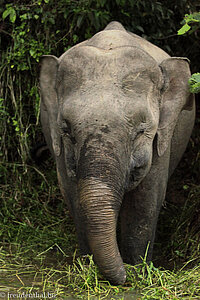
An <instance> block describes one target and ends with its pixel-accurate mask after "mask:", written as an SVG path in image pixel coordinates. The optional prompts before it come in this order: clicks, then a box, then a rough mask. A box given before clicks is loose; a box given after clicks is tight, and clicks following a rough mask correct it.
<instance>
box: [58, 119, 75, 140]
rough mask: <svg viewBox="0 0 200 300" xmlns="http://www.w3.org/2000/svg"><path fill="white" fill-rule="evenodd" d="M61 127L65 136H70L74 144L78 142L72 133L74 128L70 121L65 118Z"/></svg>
mask: <svg viewBox="0 0 200 300" xmlns="http://www.w3.org/2000/svg"><path fill="white" fill-rule="evenodd" d="M61 129H62V132H63V134H64V136H66V137H68V138H69V139H70V140H71V142H72V144H76V139H75V137H74V136H73V134H72V128H71V124H70V122H69V121H67V120H63V121H62V124H61Z"/></svg>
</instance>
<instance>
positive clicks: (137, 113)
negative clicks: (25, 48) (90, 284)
mask: <svg viewBox="0 0 200 300" xmlns="http://www.w3.org/2000/svg"><path fill="white" fill-rule="evenodd" d="M189 77H190V70H189V64H188V60H187V58H180V57H170V56H169V55H168V54H167V53H166V52H164V51H163V50H161V49H160V48H158V47H156V46H154V45H153V44H151V43H150V42H148V41H146V40H144V39H143V38H141V37H139V36H137V35H135V34H133V33H130V32H127V31H126V30H125V29H124V27H123V26H122V25H121V24H120V23H118V22H111V23H110V24H108V25H107V27H106V28H105V29H104V30H103V31H100V32H99V33H97V34H95V35H94V36H93V37H92V38H90V39H89V40H87V41H84V42H82V43H80V44H78V45H76V46H74V47H72V48H71V49H69V50H68V51H66V52H65V53H64V54H63V55H62V56H61V57H60V58H57V57H55V56H53V55H46V56H44V57H43V58H42V63H41V74H40V86H41V122H42V128H43V132H44V135H45V138H46V142H47V144H48V147H49V148H50V150H51V152H52V154H53V156H54V158H55V161H56V166H57V176H58V182H59V186H60V189H61V192H62V195H63V197H64V199H65V200H66V202H67V204H68V208H69V211H70V214H71V215H72V217H73V219H74V222H75V225H76V230H77V234H78V240H79V245H80V249H81V252H82V253H83V254H86V253H92V254H93V256H94V260H95V262H96V263H97V265H98V267H99V269H100V271H101V272H102V274H103V275H104V276H105V277H106V278H107V279H108V280H109V281H110V282H111V283H113V284H123V283H124V282H125V280H126V272H125V269H124V266H123V261H124V262H127V263H130V264H135V263H138V262H139V261H140V259H141V257H144V255H145V251H146V248H147V245H150V246H149V249H148V259H151V256H152V249H153V242H154V237H155V230H156V223H157V219H158V214H159V211H160V208H161V206H162V203H163V200H164V198H165V193H166V186H167V182H168V179H169V176H170V175H171V174H172V172H173V171H174V169H175V167H176V166H177V164H178V162H179V160H180V158H181V156H182V154H183V152H184V151H185V148H186V146H187V143H188V140H189V137H190V134H191V131H192V128H193V123H194V115H195V109H194V98H193V95H190V93H189V91H188V85H187V82H188V78H189ZM117 225H118V230H116V229H117ZM116 231H117V232H119V236H117V233H116ZM122 259H123V261H122Z"/></svg>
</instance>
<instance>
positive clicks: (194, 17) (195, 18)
mask: <svg viewBox="0 0 200 300" xmlns="http://www.w3.org/2000/svg"><path fill="white" fill-rule="evenodd" d="M183 22H184V25H183V26H182V27H181V28H180V29H179V30H178V34H179V35H182V34H185V33H186V32H188V31H189V30H190V29H191V28H192V27H191V26H190V25H189V24H191V25H192V26H193V28H192V30H191V31H190V34H191V33H192V32H194V31H196V30H197V29H198V28H200V12H197V13H194V14H190V15H188V14H186V15H185V17H184V21H183Z"/></svg>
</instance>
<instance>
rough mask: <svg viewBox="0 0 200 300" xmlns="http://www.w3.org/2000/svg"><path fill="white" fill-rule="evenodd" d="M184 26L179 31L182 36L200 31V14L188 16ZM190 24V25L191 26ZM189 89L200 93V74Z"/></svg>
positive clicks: (195, 75)
mask: <svg viewBox="0 0 200 300" xmlns="http://www.w3.org/2000/svg"><path fill="white" fill-rule="evenodd" d="M183 22H184V25H183V26H182V27H181V29H179V30H178V34H179V35H182V34H185V33H186V32H189V33H190V34H191V33H193V32H196V31H197V30H199V29H200V12H198V13H194V14H190V15H188V14H186V15H185V18H184V21H183ZM189 24H190V25H189ZM189 87H190V92H191V93H195V94H197V93H199V92H200V73H195V74H193V75H192V76H191V78H190V80H189Z"/></svg>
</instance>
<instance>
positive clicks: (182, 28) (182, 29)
mask: <svg viewBox="0 0 200 300" xmlns="http://www.w3.org/2000/svg"><path fill="white" fill-rule="evenodd" d="M190 28H191V26H190V25H188V24H185V25H183V26H182V27H181V29H179V31H178V35H182V34H184V33H186V32H188V31H189V30H190Z"/></svg>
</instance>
